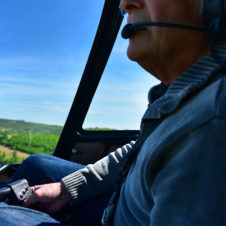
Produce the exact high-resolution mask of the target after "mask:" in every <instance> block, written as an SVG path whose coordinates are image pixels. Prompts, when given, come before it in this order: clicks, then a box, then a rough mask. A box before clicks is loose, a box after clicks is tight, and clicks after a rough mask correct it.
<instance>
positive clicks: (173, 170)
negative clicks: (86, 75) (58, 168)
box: [62, 45, 226, 226]
mask: <svg viewBox="0 0 226 226" xmlns="http://www.w3.org/2000/svg"><path fill="white" fill-rule="evenodd" d="M217 53H218V54H219V55H222V56H225V55H226V45H222V46H220V47H219V48H218V50H217ZM219 70H221V66H220V65H218V64H217V63H215V61H214V59H212V57H211V56H210V55H207V56H205V57H203V58H202V59H201V60H199V61H198V62H197V63H195V64H194V65H192V66H191V67H190V68H189V69H188V70H187V71H186V72H184V73H183V74H182V75H181V76H180V77H179V78H178V79H177V80H176V81H174V82H173V83H172V84H171V85H170V86H169V88H168V89H167V91H166V93H165V94H164V95H163V96H161V97H160V98H158V99H157V100H153V99H152V93H153V92H154V90H155V89H156V87H154V88H153V89H152V90H151V91H150V93H149V107H148V109H147V111H146V113H145V114H144V117H143V120H154V119H156V118H161V117H163V116H166V118H165V119H164V120H163V121H162V123H161V124H160V125H159V126H158V127H157V128H156V129H155V130H154V131H153V132H152V133H151V134H150V136H149V137H148V138H147V139H146V141H145V142H144V144H143V146H142V148H141V150H140V152H139V154H138V157H137V160H136V162H135V163H134V164H133V165H132V167H131V169H130V171H129V174H128V176H127V178H126V180H125V182H124V184H123V185H122V188H121V194H120V198H119V201H118V203H117V208H116V212H115V216H114V223H115V225H117V226H118V225H120V226H121V225H128V226H131V225H151V226H176V225H178V226H181V225H183V226H193V225H194V226H196V225H197V226H200V225H201V226H202V225H203V226H204V225H205V226H218V225H219V226H222V225H226V77H222V78H220V79H218V80H216V81H214V82H210V81H211V80H212V79H213V77H214V76H217V74H219ZM157 88H158V87H157ZM131 145H132V144H131ZM131 145H127V146H125V147H123V148H122V149H118V150H116V152H114V153H111V154H110V155H109V156H107V157H105V158H104V159H102V160H100V161H98V162H97V163H95V164H94V165H89V166H87V167H86V168H85V169H82V170H80V171H78V172H75V173H74V174H71V175H69V176H67V177H65V178H63V180H62V181H63V183H64V184H65V186H66V189H67V192H68V197H69V198H70V200H71V204H76V203H77V202H80V201H83V200H84V198H83V196H84V195H85V196H86V198H89V197H92V196H95V195H98V193H103V192H105V191H107V190H111V189H112V188H113V186H114V183H115V180H116V179H117V173H118V172H119V171H120V168H121V163H123V162H124V160H125V157H126V155H127V153H128V152H129V151H130V149H131ZM92 190H95V192H96V191H98V192H97V193H96V194H94V192H93V191H92Z"/></svg>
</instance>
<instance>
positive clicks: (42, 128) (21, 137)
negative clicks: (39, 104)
mask: <svg viewBox="0 0 226 226" xmlns="http://www.w3.org/2000/svg"><path fill="white" fill-rule="evenodd" d="M61 131H62V127H61V126H54V125H45V124H38V123H31V122H25V121H22V120H7V119H0V164H14V163H20V162H21V161H23V160H24V159H25V158H26V157H27V156H29V155H30V154H34V153H45V154H52V153H53V152H54V149H55V147H56V144H57V142H58V139H59V137H60V133H61Z"/></svg>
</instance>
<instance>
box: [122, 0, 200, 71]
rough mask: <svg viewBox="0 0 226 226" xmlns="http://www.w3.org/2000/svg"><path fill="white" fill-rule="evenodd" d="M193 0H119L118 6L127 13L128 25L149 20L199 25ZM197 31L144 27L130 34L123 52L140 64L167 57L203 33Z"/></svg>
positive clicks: (193, 41) (192, 42) (176, 52)
mask: <svg viewBox="0 0 226 226" xmlns="http://www.w3.org/2000/svg"><path fill="white" fill-rule="evenodd" d="M195 2H197V5H196V4H194V1H193V0H121V1H120V7H121V8H122V9H123V10H124V11H126V12H127V13H128V18H127V22H128V23H131V24H134V23H137V22H144V21H152V22H166V23H175V24H182V25H191V26H200V27H202V26H203V22H202V17H201V14H200V9H199V5H198V2H199V0H197V1H195ZM200 33H201V32H200ZM200 33H199V32H196V31H191V30H183V29H176V28H167V27H154V26H146V27H145V28H144V29H143V30H140V31H138V32H136V33H134V34H133V35H132V36H131V37H130V40H129V47H128V50H127V54H128V57H129V58H130V59H131V60H134V61H137V62H138V63H140V64H141V65H142V64H144V62H146V64H147V62H149V63H150V62H152V61H155V60H156V59H158V61H160V62H161V59H163V58H167V57H169V58H171V57H173V56H174V55H177V54H178V53H179V52H181V51H183V49H184V48H191V46H192V45H193V44H194V43H196V42H197V41H199V39H201V35H202V36H203V34H200ZM142 66H144V65H142ZM163 66H164V65H163ZM144 68H145V67H144Z"/></svg>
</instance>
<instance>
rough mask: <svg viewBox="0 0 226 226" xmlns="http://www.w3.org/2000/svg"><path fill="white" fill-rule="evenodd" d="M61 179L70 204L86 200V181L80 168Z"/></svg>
mask: <svg viewBox="0 0 226 226" xmlns="http://www.w3.org/2000/svg"><path fill="white" fill-rule="evenodd" d="M61 181H62V183H63V185H64V187H65V189H66V194H67V197H68V198H69V203H70V205H76V204H78V203H80V202H82V201H85V200H86V197H87V196H86V195H85V194H86V193H87V182H86V179H85V177H84V176H83V175H82V173H81V171H80V170H78V171H76V172H74V173H72V174H70V175H68V176H66V177H64V178H62V180H61Z"/></svg>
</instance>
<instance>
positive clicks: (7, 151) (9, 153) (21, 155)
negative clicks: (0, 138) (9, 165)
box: [0, 145, 29, 158]
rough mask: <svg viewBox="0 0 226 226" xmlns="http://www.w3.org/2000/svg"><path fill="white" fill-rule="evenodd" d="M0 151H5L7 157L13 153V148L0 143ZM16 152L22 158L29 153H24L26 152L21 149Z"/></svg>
mask: <svg viewBox="0 0 226 226" xmlns="http://www.w3.org/2000/svg"><path fill="white" fill-rule="evenodd" d="M0 152H2V153H5V155H6V157H8V156H12V155H13V152H14V150H12V149H10V148H8V147H5V146H2V145H0ZM16 154H17V156H18V157H22V158H26V157H28V156H29V154H26V153H24V152H21V151H16Z"/></svg>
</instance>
